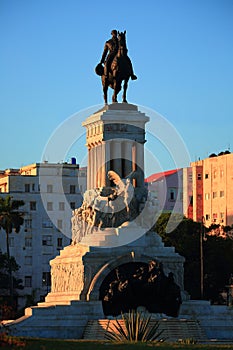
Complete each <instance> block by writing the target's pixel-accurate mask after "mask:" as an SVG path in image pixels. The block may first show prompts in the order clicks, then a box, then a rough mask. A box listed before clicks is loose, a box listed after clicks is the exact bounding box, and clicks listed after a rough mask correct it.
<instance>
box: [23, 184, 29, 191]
mask: <svg viewBox="0 0 233 350" xmlns="http://www.w3.org/2000/svg"><path fill="white" fill-rule="evenodd" d="M24 191H25V192H30V184H25V185H24Z"/></svg>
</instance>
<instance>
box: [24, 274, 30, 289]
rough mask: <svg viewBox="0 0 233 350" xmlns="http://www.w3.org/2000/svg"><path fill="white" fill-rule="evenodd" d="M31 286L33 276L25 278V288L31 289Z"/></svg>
mask: <svg viewBox="0 0 233 350" xmlns="http://www.w3.org/2000/svg"><path fill="white" fill-rule="evenodd" d="M31 286H32V276H25V277H24V287H31Z"/></svg>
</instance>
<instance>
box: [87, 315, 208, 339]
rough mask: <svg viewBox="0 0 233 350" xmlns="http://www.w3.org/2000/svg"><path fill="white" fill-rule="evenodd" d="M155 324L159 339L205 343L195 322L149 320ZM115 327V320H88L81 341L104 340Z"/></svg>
mask: <svg viewBox="0 0 233 350" xmlns="http://www.w3.org/2000/svg"><path fill="white" fill-rule="evenodd" d="M118 322H119V323H120V325H121V326H123V327H124V321H123V320H121V319H118ZM155 322H159V328H158V332H160V331H163V333H162V334H161V338H163V339H166V341H179V340H181V339H195V340H196V341H197V342H205V341H207V337H206V334H205V332H204V330H203V328H202V327H201V326H200V324H199V323H198V321H196V320H184V319H159V320H156V319H151V321H150V324H151V325H154V324H155ZM115 326H116V320H112V319H111V320H110V319H102V320H89V321H88V323H87V325H86V327H85V330H84V334H83V339H86V340H104V339H106V332H107V331H108V329H109V327H110V328H111V329H114V328H115ZM115 329H116V328H115ZM116 332H117V330H116Z"/></svg>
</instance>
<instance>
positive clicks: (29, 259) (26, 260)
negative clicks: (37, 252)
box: [24, 256, 32, 265]
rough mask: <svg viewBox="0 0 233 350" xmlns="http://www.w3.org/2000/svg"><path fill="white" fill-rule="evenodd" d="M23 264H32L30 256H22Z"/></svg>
mask: <svg viewBox="0 0 233 350" xmlns="http://www.w3.org/2000/svg"><path fill="white" fill-rule="evenodd" d="M24 264H25V265H32V256H25V257H24Z"/></svg>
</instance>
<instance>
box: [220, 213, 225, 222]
mask: <svg viewBox="0 0 233 350" xmlns="http://www.w3.org/2000/svg"><path fill="white" fill-rule="evenodd" d="M220 219H221V222H224V219H225V215H224V213H223V212H222V213H220Z"/></svg>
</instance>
